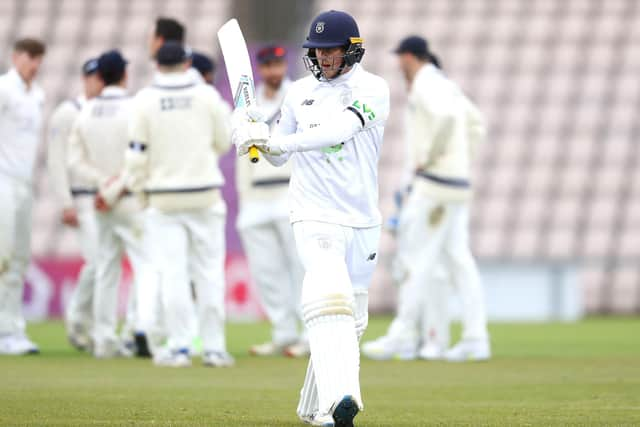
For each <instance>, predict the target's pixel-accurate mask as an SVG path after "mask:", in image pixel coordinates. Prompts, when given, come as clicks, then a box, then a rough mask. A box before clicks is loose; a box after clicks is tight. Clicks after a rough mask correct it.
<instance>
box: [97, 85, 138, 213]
mask: <svg viewBox="0 0 640 427" xmlns="http://www.w3.org/2000/svg"><path fill="white" fill-rule="evenodd" d="M142 104H143V103H142V100H141V99H139V97H137V98H136V99H135V100H134V105H133V108H132V113H131V120H130V121H129V145H128V146H127V148H126V150H125V153H124V166H123V168H122V170H121V171H120V173H119V174H118V175H116V176H113V177H110V178H109V179H108V180H107V181H105V182H104V183H103V185H101V186H100V189H99V199H100V200H99V202H100V203H103V204H104V205H105V206H106V207H107V208H108V207H109V206H112V205H113V204H114V203H115V202H116V201H117V200H118V199H119V198H120V196H122V194H123V193H124V192H125V191H126V190H129V191H131V192H133V193H138V192H141V191H143V190H144V184H145V182H146V179H147V171H148V163H149V132H148V129H149V127H148V117H147V115H146V113H145V109H144V105H142Z"/></svg>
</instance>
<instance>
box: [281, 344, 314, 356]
mask: <svg viewBox="0 0 640 427" xmlns="http://www.w3.org/2000/svg"><path fill="white" fill-rule="evenodd" d="M283 353H284V355H285V356H287V357H293V358H297V357H307V356H309V355H310V354H311V349H310V348H309V343H308V342H307V341H298V342H296V343H293V344H291V345H288V346H286V347H285V349H284V351H283Z"/></svg>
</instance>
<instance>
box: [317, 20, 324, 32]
mask: <svg viewBox="0 0 640 427" xmlns="http://www.w3.org/2000/svg"><path fill="white" fill-rule="evenodd" d="M323 31H324V22H318V23H317V24H316V34H322V32H323Z"/></svg>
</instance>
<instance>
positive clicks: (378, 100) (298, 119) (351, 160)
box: [275, 64, 389, 228]
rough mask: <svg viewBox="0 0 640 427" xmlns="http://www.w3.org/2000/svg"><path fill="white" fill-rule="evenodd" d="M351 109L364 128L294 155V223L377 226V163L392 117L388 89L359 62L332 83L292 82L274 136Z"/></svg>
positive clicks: (300, 129) (308, 79) (291, 192)
mask: <svg viewBox="0 0 640 427" xmlns="http://www.w3.org/2000/svg"><path fill="white" fill-rule="evenodd" d="M346 109H349V110H351V111H353V112H354V114H356V115H357V116H358V120H360V122H361V124H362V128H361V130H359V131H358V132H357V133H355V134H354V135H353V137H352V138H351V139H349V140H346V141H336V145H334V146H331V147H327V148H324V149H321V150H314V151H303V152H295V153H293V154H292V155H291V158H292V160H293V170H292V174H291V183H290V186H289V209H290V219H291V222H292V223H294V222H297V221H322V222H328V223H333V224H340V225H345V226H349V227H354V228H366V227H374V226H378V225H380V223H381V214H380V211H379V209H378V159H379V157H380V150H381V148H382V137H383V134H384V125H385V121H386V119H387V117H388V115H389V87H388V85H387V83H386V82H385V81H384V79H382V78H381V77H378V76H376V75H374V74H371V73H369V72H367V71H365V70H364V68H363V67H362V66H361V65H359V64H356V65H355V66H354V67H353V68H352V69H351V70H350V71H349V72H348V73H346V74H344V75H341V76H339V77H338V78H335V79H333V80H331V81H328V82H327V81H318V80H316V79H315V78H314V77H313V76H309V77H305V78H303V79H300V80H298V81H296V82H294V83H293V84H292V85H291V87H290V89H289V92H288V94H287V96H286V98H285V101H284V104H283V106H282V115H281V117H280V122H279V124H278V126H277V128H276V131H275V133H276V134H278V135H290V134H293V133H304V132H305V131H306V130H307V129H313V128H314V127H316V126H318V122H322V121H323V120H324V121H325V122H326V121H327V119H328V118H329V117H331V116H333V115H335V114H336V112H340V111H344V110H346Z"/></svg>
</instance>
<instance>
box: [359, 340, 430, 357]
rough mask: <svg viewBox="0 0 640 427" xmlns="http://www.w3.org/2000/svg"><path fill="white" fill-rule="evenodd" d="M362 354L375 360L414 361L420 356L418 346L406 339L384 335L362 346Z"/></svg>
mask: <svg viewBox="0 0 640 427" xmlns="http://www.w3.org/2000/svg"><path fill="white" fill-rule="evenodd" d="M362 354H363V355H364V356H366V357H368V358H369V359H373V360H391V359H397V360H414V359H415V358H416V357H417V355H418V344H417V343H416V342H415V341H414V340H411V339H407V338H404V337H396V336H392V335H383V336H381V337H380V338H378V339H375V340H373V341H367V342H366V343H364V344H362Z"/></svg>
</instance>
